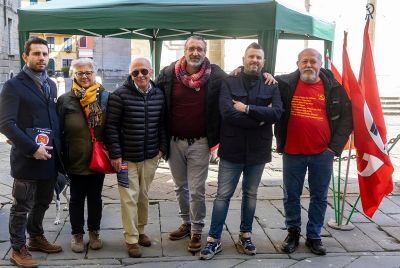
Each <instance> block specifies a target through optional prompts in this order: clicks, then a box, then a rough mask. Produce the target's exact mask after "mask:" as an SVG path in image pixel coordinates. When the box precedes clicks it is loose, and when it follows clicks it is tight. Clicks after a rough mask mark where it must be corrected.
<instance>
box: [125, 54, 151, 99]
mask: <svg viewBox="0 0 400 268" xmlns="http://www.w3.org/2000/svg"><path fill="white" fill-rule="evenodd" d="M129 73H130V75H131V78H132V80H133V82H135V85H136V87H137V88H139V89H140V90H142V91H143V92H145V91H146V90H147V89H148V88H149V83H150V78H151V76H152V75H153V69H152V68H151V64H150V61H149V60H148V59H145V58H136V59H134V60H133V61H132V63H131V65H130V66H129Z"/></svg>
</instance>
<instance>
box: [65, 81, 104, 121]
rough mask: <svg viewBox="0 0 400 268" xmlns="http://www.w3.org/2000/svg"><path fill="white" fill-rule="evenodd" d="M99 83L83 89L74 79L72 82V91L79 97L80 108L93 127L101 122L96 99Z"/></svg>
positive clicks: (99, 108)
mask: <svg viewBox="0 0 400 268" xmlns="http://www.w3.org/2000/svg"><path fill="white" fill-rule="evenodd" d="M100 86H101V85H100V84H99V83H95V84H94V85H93V86H91V87H89V88H87V89H84V88H82V87H81V86H80V85H78V83H76V81H75V80H74V83H73V84H72V89H71V91H72V93H73V94H74V95H75V96H77V97H78V98H79V101H80V103H81V106H82V109H83V111H84V112H85V116H86V118H87V120H88V124H89V127H91V128H93V127H95V126H98V125H100V124H101V119H102V112H101V107H100V105H99V103H98V102H97V101H96V95H97V90H98V88H100Z"/></svg>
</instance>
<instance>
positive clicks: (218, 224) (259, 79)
mask: <svg viewBox="0 0 400 268" xmlns="http://www.w3.org/2000/svg"><path fill="white" fill-rule="evenodd" d="M264 62H265V60H264V51H263V50H262V48H261V47H260V46H259V45H258V44H257V43H252V44H250V45H249V46H248V47H247V49H246V52H245V55H244V57H243V65H244V70H243V72H241V73H240V75H239V76H230V77H228V78H226V79H224V80H223V82H222V87H221V93H220V97H219V103H220V113H221V117H222V120H221V143H220V147H219V151H218V155H219V157H220V158H221V160H220V163H219V172H218V190H217V196H216V198H215V200H214V206H213V212H212V218H211V226H210V231H209V233H208V238H207V245H206V246H205V247H204V249H203V250H202V251H201V253H200V258H201V259H207V260H208V259H211V258H212V257H213V256H214V255H215V254H216V253H218V252H219V251H221V242H220V241H221V234H222V228H223V225H224V223H225V219H226V216H227V214H228V209H229V203H230V199H231V197H232V195H233V194H234V192H235V189H236V186H237V184H238V182H239V178H240V176H241V175H242V174H243V179H242V207H241V218H240V219H241V220H240V233H239V240H238V245H239V246H240V247H241V248H242V250H243V251H244V252H245V253H246V254H249V255H254V254H256V246H255V245H254V244H253V242H252V240H251V233H252V226H253V219H254V213H255V210H256V203H257V190H258V186H259V184H260V180H261V176H262V173H263V171H264V167H265V163H267V162H270V161H271V145H272V124H274V123H275V122H277V121H278V120H279V118H280V116H281V113H282V101H281V98H280V95H279V89H278V86H277V85H271V86H269V85H265V84H264V79H263V76H262V73H261V69H262V67H263V66H264Z"/></svg>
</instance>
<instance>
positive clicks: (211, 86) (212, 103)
mask: <svg viewBox="0 0 400 268" xmlns="http://www.w3.org/2000/svg"><path fill="white" fill-rule="evenodd" d="M175 63H176V62H173V63H171V65H170V66H167V67H165V68H164V69H162V70H161V72H160V74H159V75H158V77H157V80H156V85H157V86H158V87H159V88H161V89H162V90H164V93H165V98H166V102H167V111H170V107H171V94H172V83H173V78H174V77H173V75H175ZM227 76H228V75H227V74H226V73H225V72H224V71H223V70H222V69H221V68H220V67H219V66H218V65H215V64H211V75H210V78H209V80H208V82H207V83H206V90H207V98H206V100H205V101H206V116H205V120H206V122H205V125H206V128H207V129H206V134H207V140H208V146H209V147H210V148H212V147H214V146H215V145H217V144H218V143H219V126H220V118H219V108H218V97H219V91H220V88H221V81H222V79H223V78H225V77H227ZM172 120H173V119H172ZM169 133H170V131H168V142H169V141H170V139H171V136H170V134H169Z"/></svg>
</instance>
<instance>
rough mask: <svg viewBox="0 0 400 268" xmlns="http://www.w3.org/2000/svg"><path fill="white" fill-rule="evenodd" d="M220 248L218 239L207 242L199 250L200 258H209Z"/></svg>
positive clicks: (219, 250)
mask: <svg viewBox="0 0 400 268" xmlns="http://www.w3.org/2000/svg"><path fill="white" fill-rule="evenodd" d="M221 250H222V248H221V242H220V241H214V242H207V244H206V246H205V247H204V248H203V249H202V250H201V251H200V260H211V259H212V258H213V257H214V255H215V254H217V253H219V252H221Z"/></svg>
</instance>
